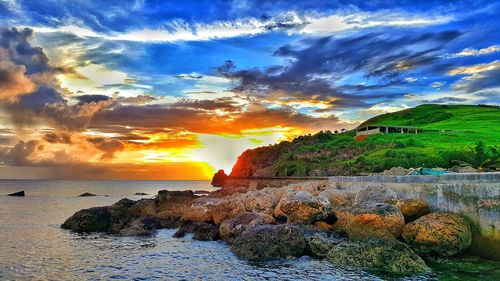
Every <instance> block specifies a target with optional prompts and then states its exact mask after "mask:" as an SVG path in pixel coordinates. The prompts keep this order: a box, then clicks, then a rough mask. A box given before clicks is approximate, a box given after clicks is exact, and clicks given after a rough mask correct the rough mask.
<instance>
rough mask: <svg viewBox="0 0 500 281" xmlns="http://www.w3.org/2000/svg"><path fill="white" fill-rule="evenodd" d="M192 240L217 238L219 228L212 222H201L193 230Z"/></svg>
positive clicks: (212, 239)
mask: <svg viewBox="0 0 500 281" xmlns="http://www.w3.org/2000/svg"><path fill="white" fill-rule="evenodd" d="M193 239H194V240H200V241H214V240H217V239H219V228H218V227H217V226H216V225H214V224H209V223H202V224H200V225H199V227H198V228H196V230H195V231H194V234H193Z"/></svg>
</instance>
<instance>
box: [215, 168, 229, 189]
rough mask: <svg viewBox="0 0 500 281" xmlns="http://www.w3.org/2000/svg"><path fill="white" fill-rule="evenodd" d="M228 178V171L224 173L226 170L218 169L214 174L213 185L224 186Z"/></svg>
mask: <svg viewBox="0 0 500 281" xmlns="http://www.w3.org/2000/svg"><path fill="white" fill-rule="evenodd" d="M226 179H227V175H226V173H224V170H219V171H217V173H215V174H214V176H213V178H212V183H211V184H212V186H218V187H222V186H224V183H225V181H226Z"/></svg>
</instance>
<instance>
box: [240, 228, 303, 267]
mask: <svg viewBox="0 0 500 281" xmlns="http://www.w3.org/2000/svg"><path fill="white" fill-rule="evenodd" d="M305 249H306V240H305V238H304V235H303V233H302V231H301V230H300V229H299V228H298V227H296V226H293V225H261V226H256V227H254V228H253V229H251V230H250V231H247V232H245V233H243V235H241V236H240V237H239V238H237V239H236V240H234V242H233V244H232V245H231V251H232V252H233V253H235V254H236V255H237V256H238V257H240V258H243V259H247V260H251V261H269V260H276V259H282V258H286V257H299V256H301V255H302V254H303V253H304V251H305Z"/></svg>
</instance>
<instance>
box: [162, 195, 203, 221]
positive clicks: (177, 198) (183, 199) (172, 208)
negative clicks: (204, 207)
mask: <svg viewBox="0 0 500 281" xmlns="http://www.w3.org/2000/svg"><path fill="white" fill-rule="evenodd" d="M197 198H199V197H198V196H196V195H194V194H193V192H192V191H191V190H188V191H167V190H161V191H159V192H158V196H157V197H156V198H155V203H156V205H157V216H158V217H160V218H168V217H179V218H180V217H182V215H184V214H186V213H187V212H189V211H190V207H191V205H192V204H193V203H194V200H195V199H197Z"/></svg>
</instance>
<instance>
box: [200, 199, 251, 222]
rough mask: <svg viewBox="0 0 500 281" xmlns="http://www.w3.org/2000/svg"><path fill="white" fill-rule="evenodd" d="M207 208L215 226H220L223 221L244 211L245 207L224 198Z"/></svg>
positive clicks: (236, 201) (235, 201)
mask: <svg viewBox="0 0 500 281" xmlns="http://www.w3.org/2000/svg"><path fill="white" fill-rule="evenodd" d="M207 207H208V209H209V211H210V213H211V214H212V218H213V221H214V223H215V224H217V225H220V224H221V223H222V222H223V221H225V220H228V219H231V218H234V217H236V216H237V215H239V214H241V213H243V212H245V211H246V209H245V206H244V205H243V203H242V202H241V201H239V200H234V199H233V200H232V198H225V199H222V200H219V201H216V202H213V203H210V204H207Z"/></svg>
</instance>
